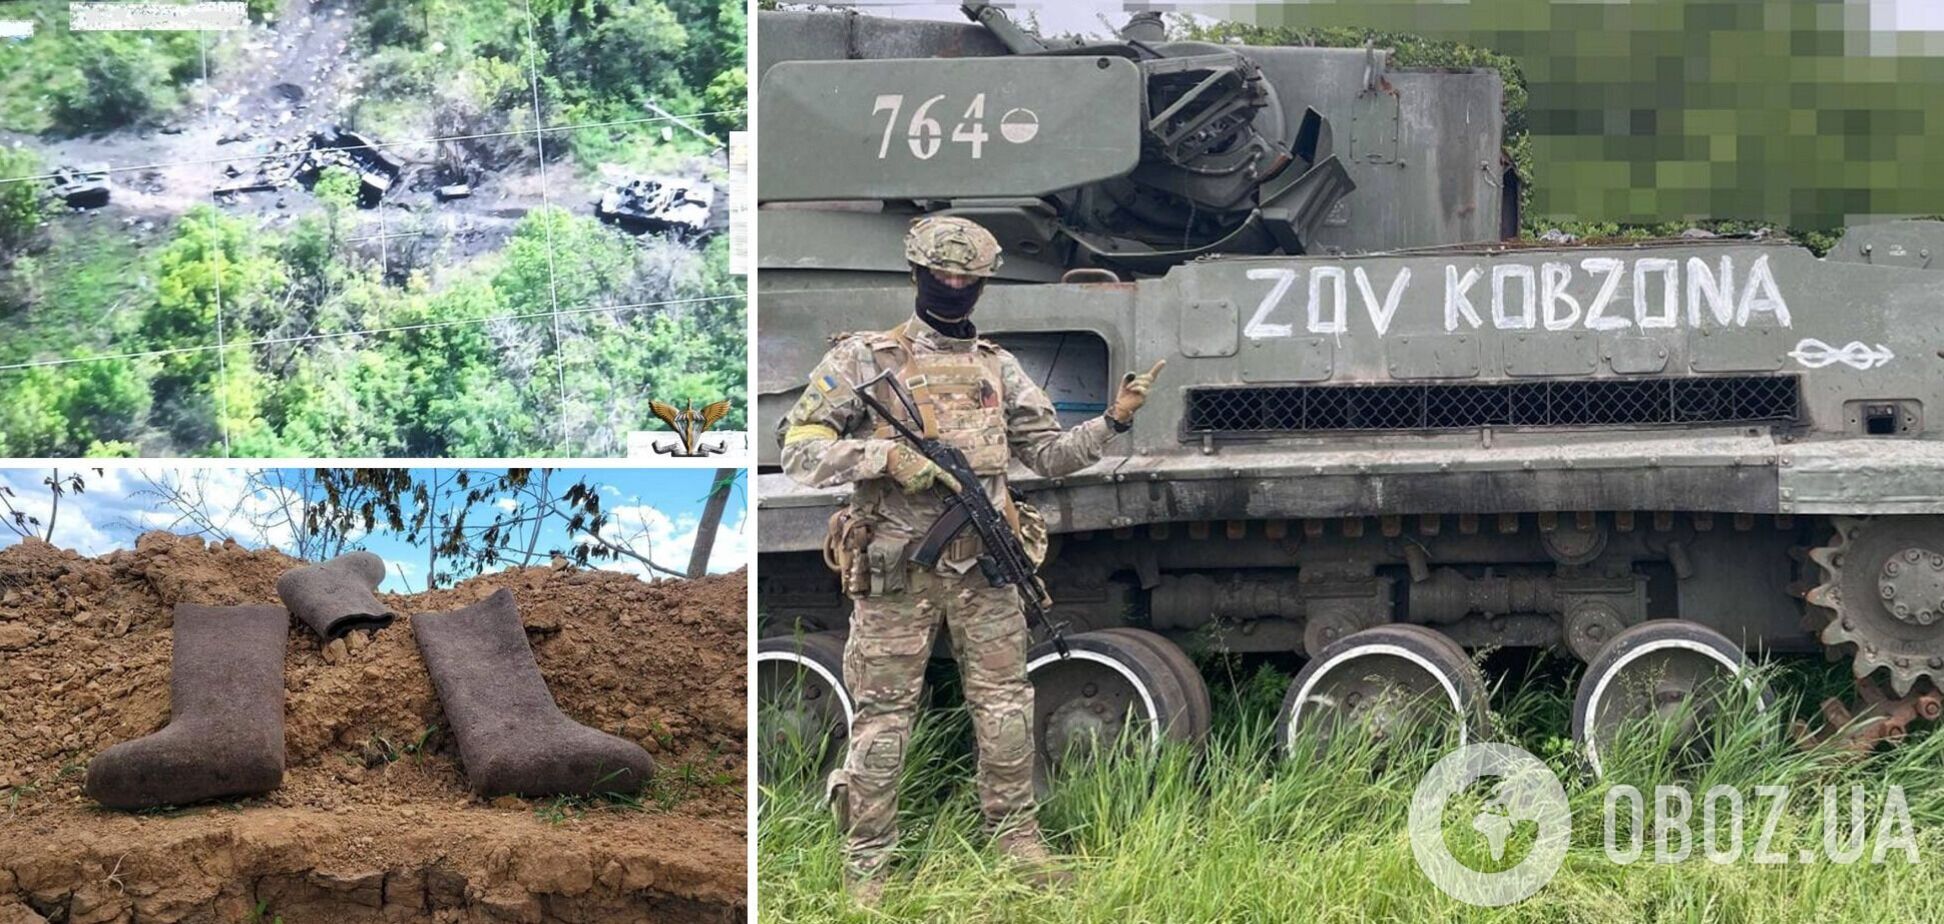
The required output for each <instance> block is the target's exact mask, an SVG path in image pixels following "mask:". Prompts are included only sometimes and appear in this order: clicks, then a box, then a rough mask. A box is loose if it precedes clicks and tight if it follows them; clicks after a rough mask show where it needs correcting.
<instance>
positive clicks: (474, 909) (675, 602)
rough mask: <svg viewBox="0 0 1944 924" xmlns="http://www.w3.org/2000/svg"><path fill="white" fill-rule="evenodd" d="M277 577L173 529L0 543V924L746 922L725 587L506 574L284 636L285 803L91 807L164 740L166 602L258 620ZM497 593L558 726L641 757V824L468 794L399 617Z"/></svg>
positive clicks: (733, 639)
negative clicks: (248, 612) (384, 619)
mask: <svg viewBox="0 0 1944 924" xmlns="http://www.w3.org/2000/svg"><path fill="white" fill-rule="evenodd" d="M295 564H296V562H295V561H294V560H293V559H290V558H288V557H286V556H284V555H282V554H280V553H277V552H272V551H251V550H248V549H244V548H241V547H239V546H236V545H233V544H229V543H223V544H208V545H205V544H204V543H203V542H201V541H199V540H196V539H192V538H183V537H179V536H174V535H170V534H167V533H150V534H148V535H145V536H143V537H142V538H141V540H140V541H139V542H138V543H137V545H136V548H135V549H134V550H133V551H120V552H116V553H113V554H111V555H108V556H105V557H102V558H95V559H89V558H81V557H79V556H77V555H75V554H74V553H73V552H67V551H62V550H59V549H55V548H53V547H52V546H49V545H46V544H44V543H38V542H32V541H29V542H26V543H22V544H20V545H17V546H14V547H12V548H8V549H5V550H0V924H13V922H16V921H27V922H38V921H40V920H42V919H43V918H45V919H47V920H51V921H56V922H61V921H65V922H70V924H88V922H111V921H186V922H200V921H212V922H214V921H221V922H235V921H262V922H264V924H270V922H273V921H276V920H277V919H278V918H281V919H282V920H283V921H284V922H286V924H300V922H309V921H330V922H363V921H486V920H494V921H498V920H508V921H602V922H608V921H643V920H650V921H658V920H684V921H688V920H718V919H719V920H736V921H740V920H741V919H742V917H743V914H744V909H745V907H746V904H747V901H746V899H745V896H744V882H745V877H744V869H745V856H746V846H745V845H746V837H747V830H746V824H745V815H744V804H745V803H744V783H743V780H744V773H745V771H744V731H745V727H746V719H745V711H744V701H745V692H744V691H745V684H746V681H745V668H744V652H745V648H746V644H745V637H746V636H745V629H744V627H745V624H746V613H747V605H746V599H747V597H746V586H747V582H746V576H745V574H744V573H743V572H737V573H734V574H729V575H723V576H718V577H710V578H706V579H704V580H700V581H689V582H668V583H660V584H647V583H644V582H642V581H640V580H638V579H636V578H634V577H632V576H629V575H625V574H617V573H612V572H601V571H583V570H576V569H572V568H567V567H557V568H528V569H522V570H515V571H506V572H501V573H499V574H493V575H488V576H483V577H479V578H476V579H474V580H471V581H467V582H465V583H464V584H461V585H459V586H458V587H455V588H452V589H449V590H438V591H432V592H429V593H421V594H411V595H391V596H387V597H385V598H383V599H384V600H385V601H386V602H387V603H388V604H389V605H390V606H391V607H392V608H393V609H394V610H395V611H396V612H398V614H399V616H400V618H399V620H398V622H396V623H394V624H393V625H391V626H390V627H388V628H385V629H383V630H380V631H379V632H377V633H376V634H375V635H370V636H367V635H366V634H364V633H353V635H352V636H351V637H349V638H346V639H342V640H339V641H338V642H334V643H333V644H332V645H331V646H330V647H329V648H326V649H323V650H319V647H318V644H317V639H316V637H315V636H314V635H312V634H311V633H310V632H309V631H308V630H300V629H299V628H297V627H296V626H295V624H294V623H293V628H292V630H291V633H290V638H289V643H288V650H287V652H286V658H285V666H284V683H285V689H286V700H285V736H286V747H287V757H286V760H287V769H286V771H285V775H284V784H283V788H281V789H279V790H277V791H275V792H272V793H270V794H268V795H265V796H263V797H260V798H254V799H248V800H243V801H240V802H235V803H222V804H218V805H213V806H212V805H205V806H197V807H191V808H188V809H183V810H178V811H173V812H156V813H141V814H125V813H120V812H112V811H107V810H104V809H102V808H100V807H99V806H97V805H95V804H94V803H93V802H92V801H90V800H89V799H88V798H87V797H86V796H85V795H84V794H83V793H82V790H81V782H82V778H83V775H84V772H85V768H86V766H87V762H88V759H89V758H91V757H93V756H94V755H95V754H97V753H99V752H100V751H101V750H102V749H104V748H106V747H108V746H109V745H111V744H115V743H117V742H121V741H127V740H129V739H132V738H136V737H139V736H142V735H146V734H148V733H150V732H153V731H155V730H157V729H159V728H161V727H162V726H163V725H165V724H167V722H168V717H169V654H170V623H171V610H172V607H173V605H174V604H175V603H176V602H177V601H188V602H195V603H208V604H235V603H275V602H276V600H277V595H276V589H275V583H276V579H277V577H278V576H279V575H281V574H282V573H283V572H284V571H286V570H287V569H289V568H291V567H293V566H294V565H295ZM502 587H503V588H506V589H507V590H509V591H511V592H512V594H513V595H514V598H515V599H516V600H517V601H518V604H519V608H520V614H521V619H522V622H523V623H524V624H525V626H526V629H527V636H528V639H529V640H530V641H531V642H532V644H533V649H534V653H535V655H536V656H537V657H538V659H539V662H540V670H541V672H542V673H543V674H544V675H545V676H546V679H547V682H548V685H549V686H550V687H551V688H552V691H553V695H554V698H555V699H556V700H557V701H558V702H559V704H560V707H561V709H562V710H563V711H565V712H566V713H567V714H568V715H569V716H571V717H573V718H574V719H575V720H577V721H580V722H583V723H585V724H587V725H591V726H593V727H595V728H598V729H601V730H602V731H606V732H610V733H612V734H616V735H620V736H622V737H624V738H627V739H630V740H632V741H636V742H638V743H640V744H641V745H642V746H643V747H645V748H647V749H648V750H649V751H650V752H652V753H653V754H654V755H655V759H656V761H657V762H658V763H659V765H660V773H659V775H658V778H657V780H656V781H655V783H654V784H653V785H652V787H651V788H650V789H649V790H648V791H647V792H645V793H643V795H642V800H641V804H640V805H639V806H631V805H616V804H612V803H586V802H579V801H574V800H553V801H542V802H526V801H521V800H517V799H510V798H503V799H498V800H494V801H492V802H491V803H487V802H483V801H481V800H479V799H478V798H476V797H474V796H472V795H471V794H470V793H469V792H468V791H467V789H466V783H465V778H464V777H463V776H462V775H461V773H460V770H459V767H458V762H457V759H458V758H457V749H456V747H455V746H454V744H453V743H452V742H451V741H450V740H449V738H448V736H447V735H445V734H444V733H443V730H442V728H443V716H442V715H441V713H440V709H439V701H438V698H437V696H436V695H435V694H434V692H433V689H432V683H431V679H430V678H429V677H428V676H427V675H426V673H425V669H424V665H423V664H422V663H421V662H420V660H419V655H418V649H417V647H416V645H415V644H414V643H413V640H412V631H411V625H410V620H411V616H412V615H413V614H417V613H428V612H439V611H443V610H449V609H454V608H457V607H460V606H464V605H466V604H469V603H474V602H476V601H479V600H481V599H484V598H485V597H486V596H487V595H489V594H491V593H492V592H493V591H494V590H496V589H499V588H502Z"/></svg>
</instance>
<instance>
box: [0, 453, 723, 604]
mask: <svg viewBox="0 0 1944 924" xmlns="http://www.w3.org/2000/svg"><path fill="white" fill-rule="evenodd" d="M53 471H55V469H52V468H48V467H24V468H15V467H8V468H0V485H6V486H8V487H10V488H12V489H13V492H14V494H15V495H17V496H15V497H10V498H6V499H5V500H6V502H7V503H10V504H12V505H13V507H14V508H15V509H17V510H21V511H24V512H26V513H28V514H29V515H31V516H34V517H38V518H40V519H41V520H42V522H43V523H46V522H47V521H48V519H49V514H50V512H52V505H51V498H50V495H49V491H48V489H47V487H46V486H45V485H44V484H43V483H42V482H43V481H44V480H45V479H46V478H47V477H48V476H49V475H50V473H52V472H53ZM59 471H60V472H61V473H62V475H63V476H64V477H65V476H66V475H69V474H74V473H77V472H78V473H79V474H80V475H81V476H82V478H83V479H84V481H85V482H86V486H87V490H86V493H84V494H80V495H69V496H67V497H64V498H62V499H61V501H60V506H59V511H58V515H57V516H56V517H55V518H54V519H53V524H54V526H53V535H52V537H51V538H52V541H53V543H54V544H55V545H57V546H60V547H62V548H69V549H74V550H76V551H78V552H80V553H81V554H83V555H90V556H93V555H102V554H105V553H107V552H110V551H113V550H115V549H118V548H132V547H133V546H134V544H135V538H136V537H137V536H139V535H141V534H142V533H143V532H146V531H148V530H151V529H169V530H171V531H174V532H179V533H195V532H201V533H202V534H204V535H205V536H206V537H209V538H216V539H220V538H224V537H227V538H231V539H235V540H236V541H237V542H238V543H241V544H243V545H245V546H249V547H251V548H263V547H275V548H279V549H282V550H284V551H286V552H291V553H293V554H294V553H296V552H297V551H298V549H299V548H300V543H301V538H302V537H301V536H300V535H299V531H298V529H297V528H295V526H294V524H296V523H301V521H302V515H301V511H302V509H303V491H302V490H301V487H300V486H301V484H302V478H303V476H304V475H305V473H307V472H308V471H309V469H303V468H281V469H249V468H236V467H221V466H196V465H142V466H135V467H128V466H121V467H114V468H108V469H106V470H104V471H101V472H96V471H95V470H93V469H91V468H82V467H62V468H60V469H59ZM453 471H454V470H453V469H412V474H413V475H414V476H415V477H417V478H428V477H433V476H444V477H450V475H451V474H452V472H453ZM468 471H472V472H486V471H489V470H488V469H485V468H475V469H468ZM491 471H497V470H491ZM535 475H536V478H537V477H538V472H536V473H535ZM714 477H715V473H714V471H713V470H710V469H678V468H671V469H641V468H560V469H555V470H554V471H553V472H552V473H551V475H550V476H549V479H550V480H549V482H548V487H549V492H548V493H549V494H550V495H552V496H555V497H558V496H559V495H560V494H561V493H562V492H564V491H565V490H566V488H567V487H568V486H569V485H572V484H574V483H575V482H577V481H580V480H581V479H583V478H584V479H586V480H587V481H588V483H589V484H596V485H599V490H600V492H601V501H602V504H601V506H602V509H603V510H605V511H606V512H607V513H608V514H609V517H610V520H611V522H610V524H609V525H608V526H606V527H604V528H603V529H602V531H601V538H604V539H607V540H609V541H610V542H614V543H620V544H624V545H626V546H627V547H629V548H631V549H633V550H634V551H636V552H638V553H640V554H643V555H646V556H647V557H649V558H650V559H652V560H653V561H654V562H656V563H657V564H660V565H664V566H667V567H670V568H674V569H676V570H678V571H679V570H683V569H685V568H686V567H687V566H688V559H689V552H690V550H691V547H692V546H693V544H694V540H695V527H696V523H697V522H698V521H699V519H700V517H701V513H702V504H703V501H704V499H705V497H706V496H707V494H708V491H709V485H710V483H711V481H712V480H713V479H714ZM475 480H477V479H475ZM170 496H174V497H176V498H177V500H174V501H171V500H170V499H169V497H170ZM408 503H409V502H408ZM0 515H5V508H4V507H0ZM405 515H406V517H407V518H409V517H410V516H411V515H412V510H411V509H410V507H409V505H408V507H407V509H406V511H405ZM9 518H10V517H9ZM491 519H492V512H491V511H490V510H489V509H488V505H487V504H484V503H482V504H481V505H480V506H478V507H476V508H475V511H474V513H473V514H471V515H470V516H469V520H470V521H471V522H480V521H482V520H483V521H490V520H491ZM566 527H567V524H566V523H565V522H564V520H563V519H562V518H558V517H555V518H550V519H549V520H547V521H546V523H545V525H544V526H543V527H542V528H541V530H540V535H539V538H538V541H537V543H536V546H537V549H538V550H539V551H540V554H539V556H538V558H539V561H538V562H537V563H538V564H545V563H546V561H547V556H546V554H545V552H546V550H548V549H567V548H571V547H572V546H573V545H575V544H578V543H588V542H590V541H592V537H589V536H587V535H585V534H579V535H570V534H569V533H568V531H567V528H566ZM752 533H753V530H751V529H750V528H749V523H748V503H747V495H746V494H745V493H744V491H743V487H742V485H741V483H739V484H738V487H737V488H736V490H735V491H734V493H733V494H732V496H731V498H730V503H729V507H728V509H727V510H726V511H725V513H724V515H723V523H722V528H721V529H720V530H719V531H718V533H717V535H716V543H715V548H714V550H713V553H712V554H711V556H710V560H709V570H710V571H711V572H716V573H720V572H724V571H733V570H735V569H736V568H740V567H742V566H744V565H746V564H748V561H749V555H750V549H751V548H752V546H753V545H754V543H753V540H754V538H755V537H754V536H753V535H752ZM20 538H21V537H20V536H19V535H18V534H17V533H16V532H15V531H14V530H12V529H10V528H7V527H6V526H4V525H0V548H4V547H6V546H9V545H12V544H14V543H16V542H19V541H20ZM354 544H355V545H358V546H360V547H363V548H367V549H369V550H371V551H372V552H375V553H377V554H379V555H381V556H383V557H384V558H385V561H386V563H387V564H388V565H390V566H391V567H390V568H389V569H388V571H389V577H388V578H387V579H386V582H385V584H384V585H383V589H384V590H388V591H419V590H424V589H425V584H426V581H425V576H426V573H427V566H428V560H427V559H428V556H427V550H426V549H425V548H424V547H423V546H419V547H414V546H412V545H409V544H407V543H406V542H405V541H404V539H403V537H402V536H399V535H395V534H391V533H388V532H382V531H381V532H374V533H371V534H366V535H362V536H359V537H357V538H356V540H355V542H354ZM600 566H601V567H604V568H611V569H615V570H623V571H629V572H632V573H635V574H645V573H647V572H648V568H647V566H646V565H644V564H641V563H640V562H638V561H635V560H632V559H626V558H624V559H621V560H618V561H612V562H602V563H600ZM441 569H442V570H443V566H441Z"/></svg>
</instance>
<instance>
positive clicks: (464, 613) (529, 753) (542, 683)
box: [412, 590, 655, 797]
mask: <svg viewBox="0 0 1944 924" xmlns="http://www.w3.org/2000/svg"><path fill="white" fill-rule="evenodd" d="M412 634H413V636H414V637H416V638H417V639H418V646H419V652H420V653H421V654H423V655H424V657H425V667H426V670H427V671H428V672H430V673H431V674H432V682H433V685H434V686H436V687H437V688H438V691H439V704H440V705H441V706H443V707H444V708H445V715H446V722H447V723H448V724H449V725H450V726H451V728H452V734H453V737H454V738H455V739H457V740H458V742H459V759H460V761H461V762H462V763H464V764H465V771H466V780H467V782H469V783H471V784H472V789H473V791H474V792H476V793H478V794H480V795H482V796H488V797H491V796H503V795H512V794H519V795H526V796H545V795H581V796H591V795H600V794H632V793H635V792H638V791H640V789H641V788H642V787H643V786H645V785H647V784H648V780H649V778H650V777H652V776H654V773H655V762H654V760H653V759H651V758H650V757H649V756H648V752H647V751H644V750H642V749H641V747H640V746H639V745H637V744H635V743H634V742H631V741H627V740H624V739H621V738H617V737H615V736H613V735H610V734H607V733H605V732H601V731H596V730H595V729H592V728H588V727H587V726H585V725H582V724H580V723H579V722H576V721H574V720H573V719H570V718H568V717H567V716H566V715H565V714H563V713H562V712H561V711H560V707H559V706H557V705H555V704H554V699H553V694H552V693H551V692H549V691H548V690H547V681H546V679H545V678H543V677H541V676H540V665H539V663H538V662H536V661H534V659H533V649H532V648H531V647H529V646H528V645H527V638H526V630H525V629H523V628H521V626H520V614H519V612H518V611H517V610H516V609H515V608H514V606H513V595H512V594H511V593H508V592H507V591H505V590H499V591H495V592H494V593H493V595H492V596H490V597H487V598H486V599H485V600H482V601H480V602H478V603H475V604H473V605H471V606H468V607H464V608H462V609H457V610H452V611H450V612H445V613H426V614H423V615H420V616H414V617H412Z"/></svg>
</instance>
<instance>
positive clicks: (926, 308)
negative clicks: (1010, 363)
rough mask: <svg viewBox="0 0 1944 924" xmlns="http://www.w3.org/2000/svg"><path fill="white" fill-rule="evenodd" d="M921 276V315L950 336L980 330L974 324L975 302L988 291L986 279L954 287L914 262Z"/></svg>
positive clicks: (919, 301)
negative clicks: (986, 289)
mask: <svg viewBox="0 0 1944 924" xmlns="http://www.w3.org/2000/svg"><path fill="white" fill-rule="evenodd" d="M912 275H913V276H915V277H917V279H918V316H919V317H921V318H924V319H925V323H926V324H930V325H931V326H932V329H933V330H935V331H938V332H939V333H941V334H944V335H945V336H947V337H959V338H971V337H973V336H974V335H976V334H977V333H978V329H977V328H975V327H973V326H972V321H971V315H972V306H973V305H974V304H976V303H977V302H978V301H979V293H981V292H983V291H985V279H983V278H981V279H978V280H976V281H974V282H973V283H972V284H971V285H969V286H966V287H965V288H963V289H954V288H952V287H951V286H949V285H946V284H945V282H944V281H943V280H941V279H939V278H938V277H937V276H935V275H933V274H932V271H931V270H930V269H929V268H927V267H923V266H917V265H915V264H914V265H913V266H912Z"/></svg>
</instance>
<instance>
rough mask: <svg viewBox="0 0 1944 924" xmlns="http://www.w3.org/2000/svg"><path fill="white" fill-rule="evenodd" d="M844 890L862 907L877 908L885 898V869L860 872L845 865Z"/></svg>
mask: <svg viewBox="0 0 1944 924" xmlns="http://www.w3.org/2000/svg"><path fill="white" fill-rule="evenodd" d="M844 891H846V892H849V893H850V897H851V901H854V902H856V903H857V905H858V907H860V908H876V907H877V906H878V902H879V901H881V900H883V898H884V871H883V870H882V869H879V870H873V871H871V872H868V873H867V872H860V871H858V870H854V869H851V867H850V865H849V864H845V866H844Z"/></svg>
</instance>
